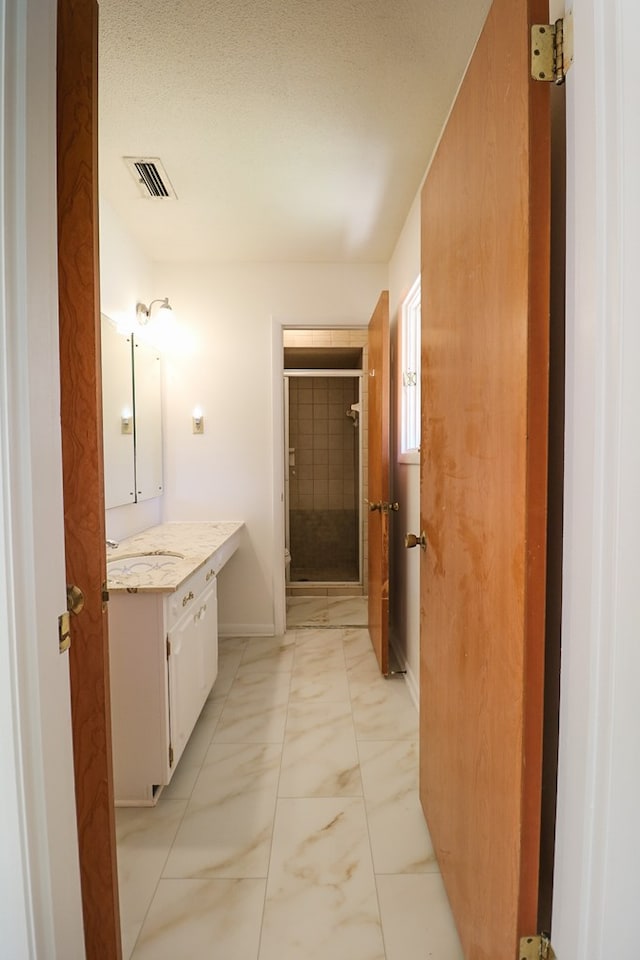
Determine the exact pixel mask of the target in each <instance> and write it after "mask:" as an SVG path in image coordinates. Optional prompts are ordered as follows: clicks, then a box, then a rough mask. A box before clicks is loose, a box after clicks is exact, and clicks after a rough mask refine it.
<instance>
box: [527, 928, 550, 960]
mask: <svg viewBox="0 0 640 960" xmlns="http://www.w3.org/2000/svg"><path fill="white" fill-rule="evenodd" d="M518 957H519V958H520V960H557V957H556V955H555V953H554V950H553V947H552V946H551V941H550V940H549V937H547V936H546V935H545V934H544V933H541V934H539V936H537V937H523V938H522V940H521V941H520V952H519V953H518Z"/></svg>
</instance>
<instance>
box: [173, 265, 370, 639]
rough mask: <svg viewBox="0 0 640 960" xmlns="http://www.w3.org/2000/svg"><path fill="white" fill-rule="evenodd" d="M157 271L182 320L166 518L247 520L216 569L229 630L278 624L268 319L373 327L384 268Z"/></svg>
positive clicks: (224, 624)
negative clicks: (195, 414) (200, 429)
mask: <svg viewBox="0 0 640 960" xmlns="http://www.w3.org/2000/svg"><path fill="white" fill-rule="evenodd" d="M154 269H155V277H156V280H155V286H156V288H157V289H159V285H160V284H161V285H162V294H163V295H165V293H166V295H168V296H169V298H170V300H171V302H172V304H173V306H174V309H175V312H176V316H177V318H178V320H179V325H180V328H181V336H180V338H179V339H178V340H177V343H176V348H175V349H174V350H172V352H171V354H170V355H169V356H167V359H166V368H165V374H166V381H165V384H166V385H165V399H166V421H165V423H166V435H165V464H166V474H165V496H164V518H165V519H167V520H207V519H234V520H235V519H237V520H244V521H245V522H246V524H247V529H246V533H245V537H244V540H243V543H242V545H241V547H240V548H239V550H238V552H237V553H236V554H235V556H234V557H233V558H232V559H231V561H230V562H229V564H228V565H227V567H226V568H225V569H224V570H223V572H222V574H221V577H220V584H219V603H220V608H219V610H220V624H221V630H222V631H223V632H226V633H247V634H252V633H253V634H258V633H271V632H272V631H273V629H274V622H275V619H274V618H275V612H274V600H275V597H274V563H275V562H276V548H275V547H276V543H277V542H278V541H279V540H280V539H281V537H280V531H279V530H276V528H275V523H279V518H277V517H276V518H275V519H274V489H273V481H274V457H275V456H276V452H275V451H276V450H277V448H278V444H279V438H277V437H274V431H273V408H272V404H273V403H274V396H273V393H274V389H273V366H274V362H277V361H278V359H279V358H277V357H274V355H273V352H274V347H273V320H272V318H280V319H281V320H283V321H286V322H287V323H290V324H291V325H297V326H300V325H303V326H304V325H312V326H324V327H326V326H341V325H350V326H351V325H354V324H366V323H367V322H368V319H369V317H370V315H371V312H372V310H373V308H374V306H375V304H376V301H377V299H378V296H379V294H380V291H381V290H382V289H383V288H385V287H386V284H387V267H386V265H382V264H373V265H372V264H354V265H336V264H218V265H211V264H170V263H166V264H156V265H155V268H154ZM280 362H281V360H280ZM275 402H277V403H280V402H281V399H280V397H276V398H275ZM196 405H199V406H201V407H202V410H203V412H204V418H205V421H204V422H205V433H204V435H203V436H194V434H193V433H192V430H191V413H192V410H193V408H194V406H196ZM279 466H280V465H279V464H278V467H279ZM280 472H281V471H280ZM277 493H278V494H279V491H278V492H277ZM275 499H276V502H279V496H276V498H275ZM280 553H281V554H283V551H280ZM278 562H279V561H278ZM278 573H279V574H281V573H282V571H281V570H278ZM277 579H278V578H276V580H277ZM280 579H281V577H280Z"/></svg>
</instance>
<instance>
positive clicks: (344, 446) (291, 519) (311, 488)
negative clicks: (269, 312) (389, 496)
mask: <svg viewBox="0 0 640 960" xmlns="http://www.w3.org/2000/svg"><path fill="white" fill-rule="evenodd" d="M360 380H361V372H360V371H358V370H352V371H345V372H344V373H343V372H342V371H341V370H331V369H328V370H299V371H287V372H285V398H286V400H285V402H286V409H285V425H286V433H287V437H286V444H285V450H286V456H285V491H286V538H285V542H286V548H287V550H288V551H289V555H288V558H287V561H288V567H289V574H288V577H289V579H288V582H289V584H290V585H296V584H304V583H315V584H330V583H331V584H341V583H342V584H345V586H346V585H347V584H358V585H360V584H361V574H360V569H361V553H362V551H361V542H362V536H361V526H362V524H361V511H360V488H361V473H362V471H361V461H362V457H361V454H360V441H361V430H360V415H361V399H360Z"/></svg>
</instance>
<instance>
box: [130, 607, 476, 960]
mask: <svg viewBox="0 0 640 960" xmlns="http://www.w3.org/2000/svg"><path fill="white" fill-rule="evenodd" d="M365 621H366V598H313V599H308V600H305V599H295V600H290V601H289V604H288V623H289V628H288V630H287V633H286V634H285V635H284V636H283V637H275V638H251V639H247V638H221V640H220V659H219V674H218V679H217V681H216V684H215V686H214V688H213V690H212V693H211V696H210V697H209V700H208V701H207V703H206V705H205V707H204V710H203V713H202V715H201V717H200V719H199V721H198V724H197V726H196V728H195V731H194V733H193V736H192V738H191V741H190V743H189V744H188V746H187V748H186V750H185V753H184V755H183V757H182V759H181V761H180V765H179V767H178V769H177V770H176V773H175V775H174V778H173V781H172V783H171V784H170V786H169V787H168V788H167V789H166V790H165V791H164V793H163V795H162V796H161V797H160V800H159V802H158V804H157V806H156V807H155V808H153V809H138V808H128V809H127V808H120V809H118V810H117V832H118V862H119V878H120V901H121V914H122V930H123V956H124V957H125V958H129V957H131V958H133V960H175V958H176V957H180V960H205V958H207V960H209V958H215V960H307V958H310V960H311V958H313V960H427V958H430V960H462V952H461V949H460V946H459V942H458V939H457V935H456V933H455V929H454V926H453V921H452V919H451V914H450V911H449V907H448V903H447V900H446V896H445V894H444V890H443V887H442V883H441V879H440V875H439V872H438V867H437V864H436V863H435V860H434V857H433V853H432V849H431V845H430V842H429V837H428V833H427V830H426V827H425V825H424V820H423V817H422V813H421V810H420V807H419V801H418V790H417V752H418V743H417V740H418V723H417V721H418V718H417V712H416V710H415V707H414V705H413V703H412V701H411V699H410V697H409V693H408V689H407V687H406V685H405V683H404V682H403V681H402V680H401V679H391V680H384V679H383V678H381V677H380V675H379V672H378V668H377V664H376V661H375V657H374V654H373V651H372V649H371V644H370V640H369V636H368V631H367V629H366V627H365V626H363V625H362V624H363V623H364V622H365Z"/></svg>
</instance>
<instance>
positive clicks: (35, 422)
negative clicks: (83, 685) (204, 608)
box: [0, 0, 84, 960]
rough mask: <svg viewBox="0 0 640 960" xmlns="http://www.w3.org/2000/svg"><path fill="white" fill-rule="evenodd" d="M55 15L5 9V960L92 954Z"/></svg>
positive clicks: (0, 207) (1, 621)
mask: <svg viewBox="0 0 640 960" xmlns="http://www.w3.org/2000/svg"><path fill="white" fill-rule="evenodd" d="M55 89H56V4H55V2H53V0H0V123H1V124H2V126H1V127H0V148H1V149H0V271H1V274H2V282H1V283H0V731H1V733H0V766H1V768H2V777H3V782H2V789H1V790H0V850H1V851H2V853H1V855H0V930H1V931H2V946H1V947H0V953H2V956H6V957H12V958H20V960H35V958H44V957H60V958H62V957H64V958H65V960H80V958H82V957H83V956H84V937H83V929H82V913H81V903H80V878H79V866H78V845H77V831H76V819H75V797H74V784H73V759H72V743H71V711H70V693H69V660H68V654H62V655H60V654H59V653H58V636H57V633H58V630H57V624H58V615H59V614H60V613H61V612H62V611H63V610H64V609H65V607H66V595H65V576H64V547H63V511H62V463H61V449H60V412H59V411H60V403H59V384H60V375H59V363H58V325H57V306H56V305H57V285H56V269H57V263H56V249H57V246H56V180H55V157H56V129H55Z"/></svg>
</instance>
